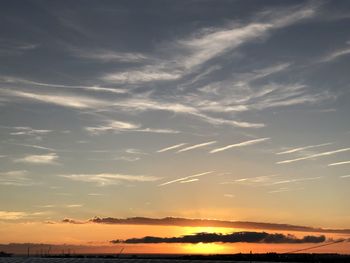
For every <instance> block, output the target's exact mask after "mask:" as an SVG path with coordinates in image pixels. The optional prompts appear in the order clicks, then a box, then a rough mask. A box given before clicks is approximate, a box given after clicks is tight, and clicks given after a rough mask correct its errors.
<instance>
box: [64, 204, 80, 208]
mask: <svg viewBox="0 0 350 263" xmlns="http://www.w3.org/2000/svg"><path fill="white" fill-rule="evenodd" d="M82 206H83V205H82V204H70V205H66V207H67V208H79V207H82Z"/></svg>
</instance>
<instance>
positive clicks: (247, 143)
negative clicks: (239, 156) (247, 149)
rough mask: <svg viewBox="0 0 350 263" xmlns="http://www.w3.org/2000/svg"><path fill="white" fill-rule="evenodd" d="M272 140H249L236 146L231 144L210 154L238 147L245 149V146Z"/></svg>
mask: <svg viewBox="0 0 350 263" xmlns="http://www.w3.org/2000/svg"><path fill="white" fill-rule="evenodd" d="M267 140H270V138H260V139H255V140H249V141H245V142H241V143H236V144H230V145H227V146H225V147H221V148H217V149H214V150H211V151H210V153H217V152H222V151H225V150H228V149H231V148H236V147H244V146H249V145H253V144H257V143H261V142H264V141H267Z"/></svg>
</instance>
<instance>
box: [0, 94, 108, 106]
mask: <svg viewBox="0 0 350 263" xmlns="http://www.w3.org/2000/svg"><path fill="white" fill-rule="evenodd" d="M0 93H2V94H4V95H7V96H10V97H16V98H21V99H27V100H31V101H36V102H40V103H46V104H54V105H58V106H63V107H69V108H76V109H87V108H99V107H103V106H104V105H106V104H105V103H104V101H101V100H98V99H95V98H90V97H84V96H81V95H62V94H43V93H40V94H39V93H34V92H25V91H19V90H5V89H0Z"/></svg>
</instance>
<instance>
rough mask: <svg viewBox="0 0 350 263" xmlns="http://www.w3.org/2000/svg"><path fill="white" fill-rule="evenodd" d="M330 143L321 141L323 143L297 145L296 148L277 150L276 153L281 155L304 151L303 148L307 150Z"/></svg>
mask: <svg viewBox="0 0 350 263" xmlns="http://www.w3.org/2000/svg"><path fill="white" fill-rule="evenodd" d="M331 144H332V143H323V144H316V145H308V146H303V147H298V148H292V149H289V150H286V151H283V152H278V153H276V154H277V155H281V154H288V153H295V152H300V151H304V150H308V149H312V148H317V147H322V146H327V145H331Z"/></svg>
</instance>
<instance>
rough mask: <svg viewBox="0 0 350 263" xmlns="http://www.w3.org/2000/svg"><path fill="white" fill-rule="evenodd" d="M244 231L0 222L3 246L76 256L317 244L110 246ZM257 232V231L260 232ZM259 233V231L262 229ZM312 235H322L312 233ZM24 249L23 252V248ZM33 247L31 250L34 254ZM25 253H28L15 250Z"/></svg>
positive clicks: (340, 249)
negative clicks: (38, 245) (16, 245)
mask: <svg viewBox="0 0 350 263" xmlns="http://www.w3.org/2000/svg"><path fill="white" fill-rule="evenodd" d="M242 230H243V229H232V228H218V227H177V226H149V225H148V226H145V225H106V224H94V223H88V224H63V223H55V224H47V223H38V222H35V223H34V222H33V223H17V224H14V223H0V243H1V244H6V243H27V242H28V241H30V243H41V244H52V245H62V244H66V245H68V246H67V247H66V250H67V249H68V248H69V247H70V248H71V251H75V253H118V251H120V250H121V249H122V248H124V252H123V253H186V254H193V253H199V254H216V253H240V252H242V253H249V251H250V250H252V251H253V252H256V253H264V252H288V251H293V250H298V249H301V248H307V247H311V246H315V245H317V244H255V243H254V244H253V243H234V244H228V243H226V244H223V243H208V244H203V243H198V244H111V243H110V242H109V241H110V240H114V239H126V238H131V237H138V238H140V237H144V236H148V235H152V236H159V237H173V236H181V235H188V234H193V233H198V232H209V233H214V232H215V233H232V232H237V231H242ZM257 231H258V230H257ZM259 231H260V230H259ZM270 232H271V233H277V232H278V233H283V234H294V235H295V236H297V237H301V236H304V235H307V234H309V233H304V232H290V231H288V232H287V231H270ZM312 235H321V234H318V233H312ZM326 236H327V237H328V238H331V237H332V238H340V237H345V238H346V236H345V235H343V236H342V235H335V234H329V235H328V234H327V235H326ZM348 244H349V243H340V244H335V245H331V246H327V247H324V248H318V249H313V250H311V251H310V252H327V253H329V252H334V253H350V248H349V245H348ZM44 248H45V247H44ZM22 250H23V249H22ZM34 250H35V249H34V248H33V249H32V251H33V253H34ZM61 251H62V249H58V247H57V248H56V247H55V246H53V249H52V251H51V253H61ZM16 252H17V253H25V251H21V250H19V251H16Z"/></svg>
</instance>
